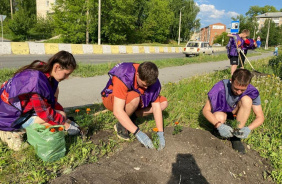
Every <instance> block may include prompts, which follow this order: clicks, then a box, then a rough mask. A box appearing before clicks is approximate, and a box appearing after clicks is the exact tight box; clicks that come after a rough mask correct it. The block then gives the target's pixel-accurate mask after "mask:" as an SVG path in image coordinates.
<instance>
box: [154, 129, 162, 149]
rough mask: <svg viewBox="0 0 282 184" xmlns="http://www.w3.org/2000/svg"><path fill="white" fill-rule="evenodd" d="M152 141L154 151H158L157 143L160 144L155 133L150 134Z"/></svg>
mask: <svg viewBox="0 0 282 184" xmlns="http://www.w3.org/2000/svg"><path fill="white" fill-rule="evenodd" d="M152 140H153V145H154V147H155V148H156V149H158V148H159V143H160V141H159V136H158V134H157V133H156V132H153V133H152Z"/></svg>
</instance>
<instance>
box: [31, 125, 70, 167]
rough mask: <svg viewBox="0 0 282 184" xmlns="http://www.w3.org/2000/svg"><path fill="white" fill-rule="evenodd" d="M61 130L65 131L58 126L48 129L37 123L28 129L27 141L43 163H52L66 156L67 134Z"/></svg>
mask: <svg viewBox="0 0 282 184" xmlns="http://www.w3.org/2000/svg"><path fill="white" fill-rule="evenodd" d="M59 128H60V130H63V128H64V127H63V126H61V125H56V126H51V127H48V128H46V127H45V126H44V125H40V124H37V123H33V124H32V125H30V126H28V127H26V134H27V141H28V142H29V144H31V145H32V146H33V147H34V149H35V152H36V154H37V155H38V157H40V158H41V159H42V160H43V161H47V162H52V161H56V160H58V159H60V158H62V157H64V156H65V153H66V142H65V133H64V131H59ZM51 130H52V131H54V130H55V132H51Z"/></svg>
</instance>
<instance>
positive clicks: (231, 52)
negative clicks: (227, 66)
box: [226, 34, 244, 58]
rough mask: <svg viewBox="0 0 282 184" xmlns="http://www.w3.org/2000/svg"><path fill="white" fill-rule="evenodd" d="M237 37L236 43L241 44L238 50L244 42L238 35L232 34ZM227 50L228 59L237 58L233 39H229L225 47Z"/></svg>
mask: <svg viewBox="0 0 282 184" xmlns="http://www.w3.org/2000/svg"><path fill="white" fill-rule="evenodd" d="M234 35H236V37H237V43H238V42H239V41H240V42H241V44H240V45H238V48H241V46H243V44H244V40H243V39H242V38H241V37H240V36H239V35H238V34H234ZM226 48H227V55H228V58H230V57H232V56H238V52H237V47H236V43H235V40H234V38H233V37H230V38H229V42H228V44H227V46H226Z"/></svg>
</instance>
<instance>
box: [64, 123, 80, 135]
mask: <svg viewBox="0 0 282 184" xmlns="http://www.w3.org/2000/svg"><path fill="white" fill-rule="evenodd" d="M75 124H76V123H75ZM76 125H77V124H76ZM77 126H78V125H77ZM77 126H74V125H72V124H71V123H70V127H69V128H68V129H67V132H68V134H69V135H77V134H79V133H80V129H79V127H77Z"/></svg>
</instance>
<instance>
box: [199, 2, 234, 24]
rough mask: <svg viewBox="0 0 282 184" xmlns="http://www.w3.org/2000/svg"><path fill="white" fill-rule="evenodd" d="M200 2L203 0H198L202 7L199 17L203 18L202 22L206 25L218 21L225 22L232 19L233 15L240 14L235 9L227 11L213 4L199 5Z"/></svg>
mask: <svg viewBox="0 0 282 184" xmlns="http://www.w3.org/2000/svg"><path fill="white" fill-rule="evenodd" d="M204 1H205V0H204ZM200 2H201V0H200V1H198V2H197V5H198V6H199V8H200V12H199V14H198V18H200V19H201V23H202V24H204V26H206V25H209V24H214V23H217V22H221V23H224V22H226V20H227V19H230V20H231V17H236V16H237V15H239V13H236V12H234V11H229V12H225V10H218V9H216V8H215V6H214V5H212V4H200V5H199V4H198V3H200Z"/></svg>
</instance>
